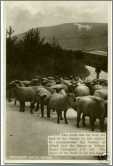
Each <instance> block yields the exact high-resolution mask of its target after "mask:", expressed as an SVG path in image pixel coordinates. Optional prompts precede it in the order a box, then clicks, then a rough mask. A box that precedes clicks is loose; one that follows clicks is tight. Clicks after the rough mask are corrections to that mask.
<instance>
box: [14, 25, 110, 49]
mask: <svg viewBox="0 0 113 166" xmlns="http://www.w3.org/2000/svg"><path fill="white" fill-rule="evenodd" d="M38 29H39V31H40V35H41V37H45V39H46V41H48V42H49V43H51V42H52V40H53V38H55V39H56V41H57V42H58V43H59V44H60V45H61V47H62V48H64V49H71V50H81V49H82V50H88V49H97V50H107V48H108V44H107V43H108V24H107V23H64V24H60V25H54V26H48V27H39V28H38ZM24 35H25V33H22V34H18V35H16V36H17V38H18V40H20V39H22V38H23V37H24Z"/></svg>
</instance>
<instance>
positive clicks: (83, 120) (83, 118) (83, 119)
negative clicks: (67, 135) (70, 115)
mask: <svg viewBox="0 0 113 166" xmlns="http://www.w3.org/2000/svg"><path fill="white" fill-rule="evenodd" d="M82 124H83V126H86V123H85V115H84V114H83V115H82Z"/></svg>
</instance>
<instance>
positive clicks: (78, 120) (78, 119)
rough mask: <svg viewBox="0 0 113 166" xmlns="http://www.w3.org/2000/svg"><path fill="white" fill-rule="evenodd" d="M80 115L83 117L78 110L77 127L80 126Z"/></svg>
mask: <svg viewBox="0 0 113 166" xmlns="http://www.w3.org/2000/svg"><path fill="white" fill-rule="evenodd" d="M80 117H81V112H80V111H79V110H77V127H79V122H80Z"/></svg>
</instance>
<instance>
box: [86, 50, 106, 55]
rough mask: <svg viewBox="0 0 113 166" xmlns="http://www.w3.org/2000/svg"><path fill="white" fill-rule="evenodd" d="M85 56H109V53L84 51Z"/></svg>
mask: <svg viewBox="0 0 113 166" xmlns="http://www.w3.org/2000/svg"><path fill="white" fill-rule="evenodd" d="M84 53H85V54H92V55H100V56H107V54H108V53H107V51H100V50H91V51H84Z"/></svg>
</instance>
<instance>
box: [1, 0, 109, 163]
mask: <svg viewBox="0 0 113 166" xmlns="http://www.w3.org/2000/svg"><path fill="white" fill-rule="evenodd" d="M70 2H71V1H70ZM4 3H5V2H3V1H1V165H3V164H5V163H107V164H108V163H109V164H112V146H111V145H112V127H111V126H112V1H111V8H109V10H108V12H109V14H108V17H109V24H108V55H109V56H108V78H109V79H108V83H109V86H108V89H109V92H108V94H109V95H108V102H109V104H108V110H110V111H108V117H110V118H109V120H108V139H107V140H108V142H107V146H108V154H109V158H108V161H102V160H100V161H99V160H5V132H4V128H6V126H5V125H6V124H5V122H6V116H5V111H6V103H5V104H4V101H5V95H6V89H5V85H6V82H5V81H6V80H5V79H6V78H5V74H4V73H6V72H5V71H6V63H5V62H6V57H5V56H4V55H6V50H5V49H4V48H5V37H6V36H5V35H6V34H5V31H6V27H5V26H6V25H5V24H4V23H5V12H4V11H5V10H4Z"/></svg>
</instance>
